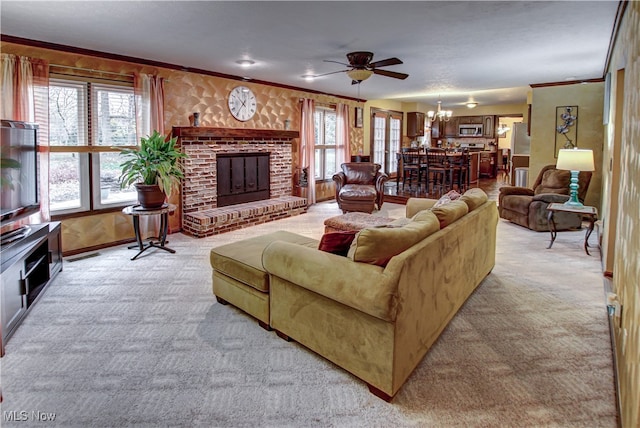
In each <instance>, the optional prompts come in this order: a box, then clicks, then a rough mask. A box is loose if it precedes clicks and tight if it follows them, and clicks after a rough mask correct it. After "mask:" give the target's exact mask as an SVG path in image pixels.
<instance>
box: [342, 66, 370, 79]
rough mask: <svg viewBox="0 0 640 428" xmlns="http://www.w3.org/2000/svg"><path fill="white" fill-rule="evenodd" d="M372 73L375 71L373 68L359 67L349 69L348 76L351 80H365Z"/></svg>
mask: <svg viewBox="0 0 640 428" xmlns="http://www.w3.org/2000/svg"><path fill="white" fill-rule="evenodd" d="M372 74H373V71H371V70H365V69H358V68H355V69H353V70H348V71H347V76H349V77H350V78H351V80H357V81H359V82H360V81H363V80H367V79H368V78H369V77H371V75H372Z"/></svg>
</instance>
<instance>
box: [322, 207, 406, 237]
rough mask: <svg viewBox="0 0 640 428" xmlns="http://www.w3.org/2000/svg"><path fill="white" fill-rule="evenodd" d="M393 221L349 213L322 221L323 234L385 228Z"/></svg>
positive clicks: (364, 214) (358, 213) (369, 215)
mask: <svg viewBox="0 0 640 428" xmlns="http://www.w3.org/2000/svg"><path fill="white" fill-rule="evenodd" d="M393 220H394V219H392V218H388V217H381V216H377V215H371V214H367V213H360V212H351V213H346V214H342V215H338V216H335V217H331V218H328V219H326V220H325V221H324V233H330V232H340V231H348V230H362V229H365V228H367V227H380V226H386V225H388V224H389V223H391V222H392V221H393Z"/></svg>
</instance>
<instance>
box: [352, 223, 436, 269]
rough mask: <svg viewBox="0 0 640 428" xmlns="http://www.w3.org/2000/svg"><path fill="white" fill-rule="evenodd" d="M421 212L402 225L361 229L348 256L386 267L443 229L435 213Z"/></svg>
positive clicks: (357, 260) (356, 260) (358, 260)
mask: <svg viewBox="0 0 640 428" xmlns="http://www.w3.org/2000/svg"><path fill="white" fill-rule="evenodd" d="M419 214H420V216H421V217H420V219H419V220H413V221H411V222H410V223H409V224H407V225H405V226H403V227H397V228H388V227H387V228H371V229H362V230H361V231H360V232H358V234H357V235H356V237H355V239H354V240H353V242H352V243H351V248H349V253H348V254H347V257H349V258H350V259H351V260H353V261H355V262H362V263H370V264H374V265H378V266H386V265H387V263H388V262H389V260H390V259H391V258H392V257H393V256H395V255H397V254H400V253H401V252H403V251H405V250H406V249H408V248H410V247H411V246H413V245H414V244H416V243H417V242H419V241H421V240H423V239H424V238H426V237H427V236H429V235H431V234H432V233H435V232H437V231H438V230H440V222H439V220H438V218H437V217H436V215H435V214H433V213H432V212H428V211H426V212H421V213H419Z"/></svg>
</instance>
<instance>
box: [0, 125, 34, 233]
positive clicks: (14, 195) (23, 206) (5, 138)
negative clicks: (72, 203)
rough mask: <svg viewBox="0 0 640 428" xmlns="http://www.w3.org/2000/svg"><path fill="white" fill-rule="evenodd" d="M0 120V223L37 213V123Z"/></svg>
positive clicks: (4, 223)
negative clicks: (0, 147)
mask: <svg viewBox="0 0 640 428" xmlns="http://www.w3.org/2000/svg"><path fill="white" fill-rule="evenodd" d="M0 122H1V128H2V130H1V134H0V139H1V146H2V149H1V152H0V190H1V192H0V215H1V217H0V222H1V223H0V224H1V225H2V226H4V225H6V224H9V223H11V222H13V221H15V220H18V219H20V218H22V217H26V216H28V215H30V214H33V213H35V212H38V210H39V209H40V198H39V192H38V125H36V124H33V123H27V122H19V121H14V120H4V119H3V120H2V121H0Z"/></svg>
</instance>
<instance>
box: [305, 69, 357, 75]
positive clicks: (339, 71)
mask: <svg viewBox="0 0 640 428" xmlns="http://www.w3.org/2000/svg"><path fill="white" fill-rule="evenodd" d="M349 70H350V69H349ZM349 70H338V71H330V72H328V73H322V74H314V75H313V77H322V76H328V75H330V74H336V73H344V72H345V71H349Z"/></svg>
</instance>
